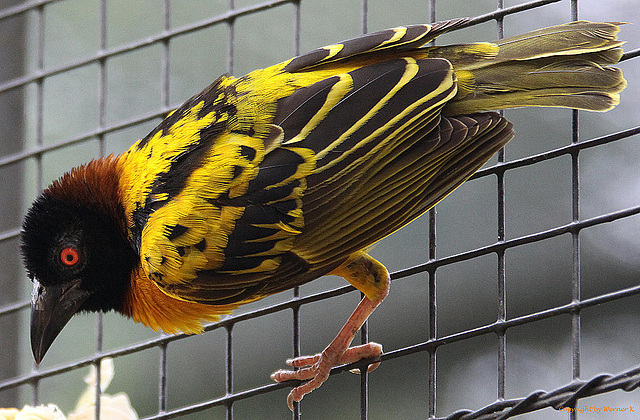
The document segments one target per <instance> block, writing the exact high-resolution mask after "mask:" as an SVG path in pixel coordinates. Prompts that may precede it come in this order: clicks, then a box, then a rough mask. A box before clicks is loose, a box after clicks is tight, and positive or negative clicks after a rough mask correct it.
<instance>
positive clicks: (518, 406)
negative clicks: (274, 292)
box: [0, 0, 640, 420]
mask: <svg viewBox="0 0 640 420" xmlns="http://www.w3.org/2000/svg"><path fill="white" fill-rule="evenodd" d="M58 1H59V0H40V1H27V2H24V3H23V4H21V5H19V6H14V7H11V8H7V9H4V10H1V11H0V21H2V20H3V19H6V18H10V17H13V16H16V15H19V14H22V13H27V12H35V13H36V16H37V24H36V28H37V36H36V38H35V39H36V46H37V48H36V49H37V70H36V71H35V72H32V73H31V74H27V75H25V76H22V77H18V78H14V79H12V80H9V81H7V82H4V83H2V84H0V93H2V92H6V91H10V90H12V89H15V88H20V87H23V86H26V85H34V86H35V88H36V95H35V100H36V108H37V114H36V146H35V147H34V148H32V149H30V150H23V151H21V152H18V153H15V154H10V155H5V156H3V157H0V167H3V166H7V165H9V164H12V163H16V162H20V161H22V160H25V159H27V158H35V159H36V170H37V176H36V179H37V183H38V185H37V188H38V189H39V190H40V189H42V187H43V185H42V179H43V175H42V157H43V155H44V154H46V153H49V152H51V151H53V150H56V149H59V148H62V147H65V146H69V145H72V144H76V143H81V142H84V141H86V140H88V139H91V138H97V139H98V140H99V143H100V151H101V152H102V153H104V151H105V147H104V144H105V142H104V136H105V135H107V134H109V133H112V132H116V131H118V130H122V129H124V128H127V127H131V126H135V125H138V124H141V123H144V122H147V121H152V120H156V119H157V118H158V117H160V116H161V115H163V114H165V113H166V112H167V111H169V110H170V109H171V104H170V103H169V52H170V45H169V43H170V40H171V39H172V38H173V37H176V36H178V35H183V34H187V33H190V32H194V31H197V30H200V29H202V28H206V27H209V26H213V25H218V24H223V25H226V26H227V31H228V51H227V70H228V71H229V72H230V73H232V72H233V69H234V56H235V54H234V37H235V20H236V19H238V18H240V17H242V16H244V15H248V14H253V13H258V12H260V11H263V10H266V9H269V8H273V7H278V6H281V5H284V4H293V6H294V13H293V16H292V21H293V25H294V39H293V52H294V54H298V53H299V52H300V17H301V15H300V1H299V0H273V1H265V2H261V3H257V4H254V5H251V6H247V7H242V8H236V7H235V4H234V3H235V2H234V0H227V2H228V12H227V13H224V14H222V15H218V16H214V17H210V18H207V19H204V20H202V21H200V22H197V23H194V24H191V25H187V26H183V27H179V28H171V26H170V10H171V9H170V1H169V0H164V2H163V7H164V22H165V23H164V30H163V31H162V32H161V33H158V34H157V35H155V36H152V37H149V38H146V39H143V40H139V41H135V42H132V43H129V44H126V45H121V46H118V47H115V48H107V42H106V31H107V19H106V7H107V0H101V1H100V20H99V21H100V50H99V51H98V52H97V53H96V54H95V56H92V57H89V58H86V59H82V60H78V61H75V62H72V63H70V64H65V65H62V66H59V67H54V68H45V67H44V59H43V57H44V23H45V22H44V9H45V8H46V7H47V6H48V5H49V4H52V3H55V2H58ZM558 1H560V0H537V1H531V2H527V3H523V4H520V5H517V6H514V7H507V8H505V7H504V4H503V0H497V8H496V10H495V11H493V12H491V13H487V14H484V15H481V16H477V17H475V18H474V19H472V20H471V22H470V23H469V25H475V24H478V23H481V22H486V21H490V20H495V21H496V30H497V35H498V37H501V36H502V34H503V25H504V24H503V18H504V16H506V15H509V14H514V13H518V12H521V11H524V10H528V9H533V8H536V7H540V6H543V5H546V4H548V3H554V2H558ZM368 8H369V4H368V1H367V0H361V29H362V32H363V33H366V32H367V31H368ZM428 10H429V16H430V18H431V21H435V20H436V0H430V1H429V4H428ZM570 18H571V19H572V20H576V19H577V18H578V1H577V0H571V13H570ZM152 44H161V45H162V46H163V59H162V64H163V67H162V85H163V89H162V96H161V103H162V109H160V110H158V111H157V112H152V113H150V114H148V115H142V116H139V117H136V118H132V119H129V120H125V121H121V122H118V123H116V124H112V125H108V124H106V121H105V95H106V70H105V66H106V62H107V60H108V59H110V58H112V57H115V56H118V55H121V54H125V53H127V52H130V51H134V50H137V49H140V48H143V47H145V46H148V45H152ZM638 55H640V54H639V51H638V50H635V51H631V52H628V53H626V54H625V56H624V58H623V60H625V59H630V58H634V57H637V56H638ZM95 63H97V64H98V65H99V69H100V70H99V84H98V86H99V94H98V100H99V104H100V106H99V123H98V125H97V127H95V129H94V130H92V131H90V132H87V133H84V134H82V135H78V136H75V137H70V138H66V139H64V140H62V141H60V142H58V143H54V144H47V145H45V144H44V141H43V137H44V133H43V121H42V115H43V83H44V81H45V79H47V78H48V77H51V76H54V75H57V74H61V73H64V72H69V71H71V70H74V69H77V68H81V67H83V66H86V65H88V64H95ZM571 126H572V143H571V144H570V145H568V146H565V147H561V148H557V149H554V150H551V151H547V152H544V153H541V154H537V155H533V156H528V157H525V158H522V159H518V160H512V161H509V162H506V161H505V157H504V152H503V151H502V152H501V153H500V154H499V156H498V163H497V164H496V165H494V166H492V167H489V168H486V169H483V170H481V171H479V172H478V173H476V174H475V175H474V176H473V178H481V177H486V176H494V175H495V176H496V178H497V180H498V182H497V186H498V191H497V192H498V194H497V196H498V203H497V205H498V229H497V230H498V237H497V241H496V242H495V243H494V244H491V245H488V246H485V247H481V248H477V249H474V250H472V251H469V252H464V253H460V254H456V255H452V256H448V257H445V258H437V256H436V213H435V211H433V210H432V211H431V212H430V213H429V232H428V237H429V256H428V257H429V259H428V261H426V262H425V263H423V264H420V265H417V266H414V267H410V268H406V269H403V270H400V271H397V272H395V273H393V274H392V280H397V279H400V278H403V277H407V276H410V275H412V274H416V273H425V272H426V273H427V274H428V279H429V299H428V306H429V337H428V339H427V340H426V341H424V342H421V343H418V344H415V345H412V346H408V347H404V348H400V349H397V350H394V351H390V352H387V353H384V354H383V355H382V356H381V357H380V358H379V359H378V360H379V361H386V360H391V359H394V358H400V357H404V356H407V355H409V354H412V353H416V352H427V353H428V355H429V366H428V368H429V369H428V372H429V374H428V375H429V377H428V388H429V389H428V400H429V401H428V411H427V413H425V414H426V416H428V417H429V418H435V416H436V407H435V401H436V373H437V363H436V361H437V357H436V351H437V349H438V348H439V347H440V346H442V345H444V344H447V343H452V342H455V341H461V340H466V339H469V338H472V337H476V336H480V335H485V334H495V335H497V337H498V351H497V360H498V364H497V366H498V375H497V379H498V380H497V398H498V401H497V402H496V403H494V404H491V405H490V406H488V407H486V408H485V409H482V410H479V411H475V412H471V411H459V412H456V413H453V414H451V415H450V416H449V417H447V419H489V418H491V419H493V418H507V417H510V416H513V415H517V414H520V413H523V412H528V411H534V410H537V409H540V408H544V407H549V406H553V407H555V408H559V407H562V406H565V407H567V406H575V404H576V401H577V400H578V399H579V398H582V397H585V396H589V395H594V394H597V393H602V392H608V391H611V390H616V389H624V390H627V391H630V390H633V389H635V388H636V387H637V386H638V384H639V383H640V369H633V370H630V371H628V372H626V373H624V374H621V375H618V376H615V377H613V376H607V375H603V376H598V377H596V378H593V379H592V380H590V381H587V382H584V381H580V380H579V378H580V376H581V369H580V360H581V357H580V356H581V314H580V312H581V310H582V309H584V308H587V307H590V306H594V305H598V304H601V303H604V302H608V301H614V300H619V299H622V298H625V297H628V296H632V295H638V294H640V286H636V287H631V288H627V289H622V290H617V291H615V292H612V293H608V294H602V295H599V296H596V297H593V298H589V299H582V298H581V295H580V290H581V271H580V267H581V264H580V255H581V250H580V239H579V235H580V232H581V230H583V229H585V228H588V227H592V226H596V225H600V224H603V223H607V222H611V221H615V220H619V219H623V218H627V217H630V216H633V215H636V214H638V213H640V205H638V206H635V207H632V208H628V209H626V210H621V211H616V212H612V213H609V214H605V215H600V216H597V217H593V218H589V219H581V217H580V213H579V208H580V207H579V197H580V196H579V192H580V182H579V180H580V178H579V167H578V155H579V153H580V152H581V151H582V150H585V149H588V148H592V147H596V146H601V145H603V144H607V143H611V142H615V141H619V140H621V139H624V138H627V137H630V136H634V135H638V134H640V127H634V128H630V129H628V130H625V131H622V132H619V133H614V134H611V135H607V136H603V137H599V138H595V139H592V140H588V141H582V142H578V134H579V114H578V112H577V111H574V112H573V114H572V121H571ZM563 155H568V156H570V157H571V168H572V172H571V179H572V188H571V191H572V195H571V198H572V222H571V223H568V224H565V225H562V226H557V227H555V228H552V229H549V230H545V231H540V232H536V233H533V234H530V235H526V236H522V237H517V238H514V239H509V240H507V239H506V237H505V212H504V210H505V190H504V186H505V183H504V174H505V172H506V171H508V170H512V169H515V168H518V167H523V166H527V165H532V164H534V163H537V162H541V161H544V160H549V159H553V158H556V157H559V156H563ZM567 233H569V234H570V235H571V237H572V251H573V252H572V254H573V260H572V267H573V269H572V273H573V276H572V290H573V293H572V302H571V303H569V304H566V305H563V306H558V307H554V308H552V309H548V310H543V311H539V312H534V313H530V314H527V315H524V316H521V317H517V318H507V316H506V287H505V251H506V250H507V249H510V248H514V247H518V246H521V245H524V244H529V243H534V242H538V241H542V240H545V239H548V238H552V237H556V236H560V235H563V234H567ZM18 234H19V228H16V229H13V230H9V231H5V232H0V241H5V240H8V239H11V238H15V237H16V236H17V235H18ZM489 254H496V255H497V257H498V259H497V261H498V302H497V303H498V307H499V312H498V317H497V319H496V321H495V322H494V323H492V324H488V325H484V326H481V327H478V328H474V329H470V330H465V331H461V332H458V333H454V334H451V335H447V336H439V335H438V333H437V328H436V325H437V323H436V321H437V311H436V272H437V269H438V268H440V267H443V266H446V265H450V264H453V263H456V262H460V261H465V260H471V259H474V258H478V257H480V256H483V255H489ZM353 290H354V289H353V287H351V286H344V287H340V288H336V289H333V290H329V291H326V292H322V293H317V294H313V295H311V296H307V297H304V298H302V297H300V294H299V290H298V289H297V288H296V290H294V292H293V297H292V298H291V299H290V300H288V301H285V302H283V303H278V304H275V305H271V306H268V307H265V308H261V309H258V310H255V311H252V312H248V313H245V314H242V315H236V316H231V317H228V318H227V319H225V320H223V321H222V322H219V323H215V324H211V325H209V326H207V327H206V329H205V330H206V331H213V330H219V329H224V330H225V331H226V369H225V372H226V378H225V384H226V389H225V392H226V394H225V395H224V396H222V397H219V398H214V399H210V400H206V401H202V402H200V403H197V404H192V405H189V406H185V407H182V408H179V409H173V410H169V409H168V405H167V399H168V394H167V379H168V361H167V360H168V358H167V348H168V346H169V345H170V344H171V343H173V342H175V341H178V340H182V339H184V338H185V337H186V335H183V334H178V335H174V336H165V335H163V336H161V337H158V338H154V339H150V340H147V341H144V342H141V343H137V344H134V345H130V346H126V347H123V348H120V349H117V350H115V351H108V352H105V351H103V349H102V339H103V337H102V317H101V316H97V317H96V328H95V330H96V347H95V353H94V355H93V356H91V357H88V358H85V359H83V360H79V361H73V362H70V363H68V364H65V365H62V366H57V367H55V368H50V369H37V368H34V369H33V371H32V372H31V373H29V374H28V375H25V376H21V377H15V378H10V379H8V380H5V381H2V382H0V391H2V390H5V389H11V388H15V387H18V386H21V385H24V384H29V385H30V386H31V387H32V389H33V396H34V397H33V403H38V402H39V397H38V389H39V382H40V381H41V380H42V379H44V378H48V377H51V376H55V375H60V374H62V373H65V372H69V371H72V370H76V369H79V368H82V367H85V366H88V365H91V364H94V365H98V364H99V363H100V361H101V360H102V359H103V358H104V357H107V356H109V357H114V358H115V357H120V356H124V355H128V354H132V353H137V352H141V351H143V350H146V349H151V348H159V349H160V363H159V365H160V375H159V384H158V412H157V414H156V415H153V416H150V417H147V419H149V420H150V419H169V418H176V417H181V416H184V415H188V414H191V413H196V412H200V411H203V410H206V409H208V408H210V407H214V406H224V407H226V417H227V419H232V418H233V416H234V415H233V413H234V412H233V404H234V402H236V401H239V400H242V399H247V398H251V397H253V396H256V395H259V394H263V393H267V392H272V391H274V390H277V389H281V388H286V387H288V386H290V384H268V385H264V386H259V387H255V388H252V389H248V390H242V391H236V390H235V389H234V379H233V372H234V360H233V354H234V339H233V328H234V326H235V325H236V324H238V323H241V322H246V321H250V320H252V319H255V318H258V317H264V316H266V315H268V314H271V313H275V312H280V311H288V310H292V311H293V326H292V327H293V354H294V356H297V355H300V342H301V336H300V317H299V311H300V308H301V307H302V306H303V305H307V304H309V303H312V302H317V301H322V300H327V299H331V298H334V297H337V296H339V295H343V294H345V293H348V292H352V291H353ZM27 307H28V302H15V303H11V304H8V305H6V306H4V307H1V308H0V317H3V316H5V315H8V314H12V313H15V312H17V311H22V310H25V309H26V308H27ZM560 314H569V315H570V316H571V318H572V363H573V364H572V372H573V379H574V381H573V382H572V383H571V384H569V385H567V386H566V387H563V388H561V389H557V390H555V391H552V392H550V393H544V392H536V393H533V394H531V395H529V396H528V397H526V398H523V399H516V400H506V399H505V381H506V359H507V358H506V331H507V330H508V329H509V328H511V327H514V326H517V325H522V324H526V323H531V322H534V321H538V320H541V319H545V318H550V317H555V316H558V315H560ZM366 331H367V330H366V325H365V327H364V328H363V333H362V341H363V342H366V341H368V340H367V332H366ZM369 362H371V361H363V362H359V363H356V364H354V365H352V366H343V367H339V368H337V369H334V372H332V374H335V373H340V372H343V371H345V370H347V369H350V368H354V367H355V368H359V369H361V372H362V375H361V392H360V394H361V397H360V407H361V409H360V412H361V418H362V419H367V418H368V375H367V374H366V366H367V363H369ZM98 375H99V370H98ZM97 382H98V383H99V377H98V381H97ZM100 395H101V391H100V389H99V387H96V397H97V402H98V405H97V407H96V417H98V416H99V410H100V407H99V401H100V398H99V397H100ZM570 416H571V418H577V414H576V413H575V412H573V413H571V415H570ZM300 417H301V414H300V411H299V406H298V404H296V405H295V410H294V413H293V418H296V419H297V418H300Z"/></svg>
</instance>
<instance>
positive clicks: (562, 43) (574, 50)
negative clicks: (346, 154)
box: [429, 21, 627, 115]
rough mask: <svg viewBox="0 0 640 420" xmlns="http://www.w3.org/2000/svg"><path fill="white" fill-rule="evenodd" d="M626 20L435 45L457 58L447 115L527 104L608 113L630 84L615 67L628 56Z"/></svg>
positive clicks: (441, 54) (435, 53) (442, 54)
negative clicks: (455, 86)
mask: <svg viewBox="0 0 640 420" xmlns="http://www.w3.org/2000/svg"><path fill="white" fill-rule="evenodd" d="M619 24H620V23H592V22H587V21H578V22H571V23H567V24H564V25H558V26H552V27H549V28H544V29H539V30H537V31H533V32H530V33H527V34H524V35H519V36H515V37H512V38H506V39H501V40H499V41H496V42H495V43H479V44H470V45H452V46H445V47H435V48H433V50H431V51H429V56H430V57H443V58H447V59H448V60H449V61H451V62H452V64H453V66H454V69H455V73H456V77H457V79H458V93H457V95H456V97H455V98H454V99H453V100H452V101H451V102H450V103H449V104H448V105H447V106H446V107H445V109H444V111H443V114H445V115H458V114H468V113H474V112H480V111H488V110H492V109H501V108H514V107H521V106H550V107H564V108H576V109H584V110H589V111H607V110H609V109H611V108H613V107H614V106H616V105H617V104H618V103H619V101H620V92H621V91H622V90H623V89H624V88H625V86H626V85H627V82H626V80H625V79H624V77H623V75H622V71H621V70H620V69H617V68H613V67H609V65H611V64H615V63H617V62H618V61H619V60H620V58H621V57H622V48H620V46H621V45H622V44H623V42H622V41H618V40H617V38H616V35H617V33H618V32H619V30H620V28H619V27H618V25H619Z"/></svg>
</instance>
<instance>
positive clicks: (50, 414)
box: [0, 358, 138, 420]
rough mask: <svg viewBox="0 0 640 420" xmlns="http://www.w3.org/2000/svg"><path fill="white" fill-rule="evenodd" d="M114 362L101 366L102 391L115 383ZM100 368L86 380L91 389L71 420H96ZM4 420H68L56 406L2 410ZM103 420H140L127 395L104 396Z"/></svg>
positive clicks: (102, 363) (92, 370)
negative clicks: (97, 384) (98, 371)
mask: <svg viewBox="0 0 640 420" xmlns="http://www.w3.org/2000/svg"><path fill="white" fill-rule="evenodd" d="M113 373H114V369H113V360H112V359H109V358H105V359H103V360H102V362H101V363H100V390H101V391H102V392H104V391H105V390H106V389H107V387H108V386H109V384H110V383H111V380H112V379H113ZM97 376H98V375H97V374H96V368H95V366H91V371H90V372H89V374H88V375H87V376H86V377H85V378H84V381H85V382H86V383H87V389H86V390H85V391H84V392H83V393H82V395H81V396H80V399H79V400H78V404H77V405H76V409H75V411H74V412H73V413H71V414H69V419H68V420H94V419H95V415H96V377H97ZM0 420H67V418H66V417H65V416H64V414H63V413H62V411H60V409H59V408H58V407H57V406H56V405H55V404H48V405H46V406H45V405H39V406H37V407H32V406H30V405H25V406H24V407H23V408H22V410H18V409H17V408H0ZM100 420H138V414H137V413H136V410H134V409H133V407H131V401H129V397H128V396H127V394H125V393H122V392H121V393H119V394H116V395H107V394H102V395H101V396H100Z"/></svg>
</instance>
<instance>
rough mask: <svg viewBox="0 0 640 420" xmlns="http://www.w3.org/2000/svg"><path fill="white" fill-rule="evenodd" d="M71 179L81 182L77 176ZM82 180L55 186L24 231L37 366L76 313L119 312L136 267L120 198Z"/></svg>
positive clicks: (37, 205)
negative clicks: (31, 286)
mask: <svg viewBox="0 0 640 420" xmlns="http://www.w3.org/2000/svg"><path fill="white" fill-rule="evenodd" d="M83 169H86V168H83ZM67 178H70V179H71V180H72V181H77V178H78V174H77V173H76V174H75V177H74V176H71V175H69V176H67ZM74 178H75V179H74ZM63 180H64V178H63V179H61V181H63ZM67 181H69V179H67ZM82 181H85V182H76V183H74V182H58V183H54V185H53V186H52V187H50V188H49V189H48V190H46V191H45V192H44V193H43V194H42V195H41V196H40V197H39V198H38V199H37V200H36V201H35V202H34V203H33V205H32V207H31V208H30V209H29V211H28V213H27V215H26V217H25V219H24V223H23V226H22V238H21V239H22V254H23V259H24V265H25V267H26V269H27V271H28V274H29V277H30V278H31V280H32V281H33V292H32V295H31V346H32V350H33V353H34V357H35V359H36V362H38V363H39V362H40V360H41V359H42V357H43V356H44V353H45V352H46V351H47V349H48V348H49V346H50V345H51V344H52V343H53V340H54V339H55V338H56V336H57V335H58V334H59V333H60V331H62V328H63V327H64V326H65V325H66V323H67V322H68V321H69V319H71V317H72V316H73V315H74V314H76V313H78V312H82V311H103V312H107V311H110V310H116V311H121V310H122V306H123V303H124V298H125V294H126V292H127V289H128V287H129V285H130V279H131V273H132V271H133V270H134V268H135V266H136V261H137V257H136V254H135V252H134V250H133V249H132V248H131V246H130V245H129V243H128V241H127V238H126V233H125V232H123V227H122V226H124V223H123V220H122V219H123V218H124V212H123V211H121V210H118V209H119V208H121V206H120V205H119V204H118V202H117V198H116V197H108V196H106V195H103V194H101V193H100V192H99V191H96V189H98V190H99V189H100V187H99V186H91V185H87V183H86V181H87V179H84V180H82ZM102 192H103V193H104V191H102ZM113 200H115V202H113ZM104 201H107V203H103V202H104ZM101 203H102V204H101ZM119 213H121V215H119Z"/></svg>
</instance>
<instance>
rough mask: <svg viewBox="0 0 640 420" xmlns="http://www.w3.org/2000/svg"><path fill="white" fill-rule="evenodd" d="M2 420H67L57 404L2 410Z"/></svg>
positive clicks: (0, 416)
mask: <svg viewBox="0 0 640 420" xmlns="http://www.w3.org/2000/svg"><path fill="white" fill-rule="evenodd" d="M0 420H67V418H66V417H65V416H64V414H62V411H60V409H59V408H58V406H56V405H55V404H48V405H39V406H37V407H33V406H30V405H25V406H24V407H23V408H22V410H18V409H17V408H0Z"/></svg>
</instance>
